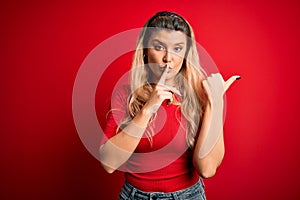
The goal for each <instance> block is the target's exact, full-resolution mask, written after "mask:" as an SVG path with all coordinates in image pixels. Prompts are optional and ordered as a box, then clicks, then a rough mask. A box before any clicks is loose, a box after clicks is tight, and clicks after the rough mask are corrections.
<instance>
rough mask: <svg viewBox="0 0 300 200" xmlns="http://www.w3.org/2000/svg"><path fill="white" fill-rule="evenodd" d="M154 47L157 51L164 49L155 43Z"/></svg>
mask: <svg viewBox="0 0 300 200" xmlns="http://www.w3.org/2000/svg"><path fill="white" fill-rule="evenodd" d="M154 49H155V50H158V51H161V50H165V48H164V47H163V46H161V45H155V46H154Z"/></svg>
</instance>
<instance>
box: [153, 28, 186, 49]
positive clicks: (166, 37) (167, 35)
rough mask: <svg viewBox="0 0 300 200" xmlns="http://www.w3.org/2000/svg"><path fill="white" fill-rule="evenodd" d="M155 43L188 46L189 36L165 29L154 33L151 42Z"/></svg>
mask: <svg viewBox="0 0 300 200" xmlns="http://www.w3.org/2000/svg"><path fill="white" fill-rule="evenodd" d="M153 41H159V42H162V43H164V44H167V45H176V44H179V43H183V44H186V41H187V36H186V35H185V34H184V33H183V32H181V31H175V30H165V29H163V30H158V31H154V32H152V34H151V36H150V38H149V42H153Z"/></svg>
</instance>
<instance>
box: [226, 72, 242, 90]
mask: <svg viewBox="0 0 300 200" xmlns="http://www.w3.org/2000/svg"><path fill="white" fill-rule="evenodd" d="M239 79H241V77H240V76H239V75H234V76H232V77H230V78H229V79H228V80H227V81H226V82H225V84H224V91H225V92H226V91H227V90H228V88H229V87H230V85H231V84H232V83H233V82H234V81H236V80H239Z"/></svg>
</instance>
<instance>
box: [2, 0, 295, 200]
mask: <svg viewBox="0 0 300 200" xmlns="http://www.w3.org/2000/svg"><path fill="white" fill-rule="evenodd" d="M84 2H85V3H83V2H79V1H63V2H61V1H51V3H50V2H47V3H45V2H40V1H26V3H25V2H22V1H19V2H18V1H1V3H0V26H1V29H0V66H1V75H0V77H1V78H0V91H1V99H0V102H1V111H0V113H1V121H0V125H1V136H0V145H1V146H0V148H1V149H0V155H1V164H0V180H1V186H0V198H1V199H21V198H22V199H116V197H117V195H118V193H119V190H120V187H121V185H122V181H123V178H122V174H121V173H120V172H117V173H115V174H112V175H108V174H106V173H105V172H104V171H103V170H102V169H101V166H100V163H99V162H98V161H97V160H96V159H95V158H94V157H92V156H91V155H90V154H89V153H88V151H87V150H86V149H85V147H84V146H83V144H82V143H81V141H80V139H79V137H78V134H77V132H76V129H75V126H74V122H73V118H72V89H73V83H74V80H75V77H76V73H77V71H78V69H79V67H80V65H81V63H82V62H83V60H84V59H85V57H86V56H87V55H88V53H89V52H90V51H91V50H92V49H93V48H94V47H96V46H97V45H98V44H99V43H100V42H102V41H103V40H105V39H107V38H108V37H110V36H112V35H114V34H117V33H119V32H121V31H125V30H128V29H131V28H139V27H141V26H142V25H143V24H144V22H145V21H146V20H147V19H148V18H149V17H150V16H151V15H152V14H154V13H155V12H157V11H160V10H170V11H175V12H178V13H179V14H181V15H183V16H184V17H185V18H186V19H188V20H189V22H190V23H191V25H192V26H193V28H194V31H195V33H196V39H197V41H198V42H199V43H200V44H201V45H202V46H203V47H204V48H205V49H206V50H207V51H208V53H209V54H210V55H211V56H212V58H213V59H214V61H215V62H216V64H217V65H218V67H219V70H220V72H221V73H222V74H223V76H224V77H225V78H228V77H229V76H230V75H232V74H236V73H238V74H240V75H241V77H242V79H241V80H240V81H239V82H236V83H235V84H234V85H233V86H232V87H231V88H230V89H229V91H228V93H227V116H226V122H225V142H226V155H225V158H224V161H223V163H222V165H221V167H220V168H219V170H218V172H217V174H216V176H215V177H213V178H211V179H208V180H205V183H206V193H207V197H208V199H209V200H213V199H245V200H247V199H299V198H300V191H299V188H300V184H299V180H300V172H299V167H298V166H299V164H300V156H299V149H298V148H299V147H298V145H299V139H300V135H299V113H300V106H299V105H298V103H299V100H300V98H299V97H300V95H299V89H298V85H299V84H298V81H299V78H298V74H299V71H300V69H299V67H300V66H299V52H300V51H299V50H300V39H299V35H300V20H299V17H300V16H299V14H298V13H299V10H300V5H299V3H298V2H297V1H291V0H285V1H269V2H264V3H263V2H261V1H258V0H256V1H243V3H242V2H240V1H226V2H225V1H192V0H190V1H183V0H172V1H171V0H163V1H161V0H160V1H158V0H151V1H142V0H140V1H116V0H110V1H109V3H103V2H102V3H101V2H100V1H84ZM120 45H122V44H120ZM129 64H130V61H129V60H128V59H126V56H124V57H122V58H120V59H118V60H117V61H116V62H115V64H113V65H115V66H118V67H119V68H120V69H121V70H120V71H118V70H114V71H112V70H111V71H110V72H109V71H108V74H113V77H112V79H113V80H112V82H113V81H116V80H117V79H118V77H119V76H120V75H121V73H122V72H123V71H124V70H127V69H128V68H129ZM108 80H110V79H109V78H106V79H105V78H103V79H101V81H100V85H99V88H105V86H104V84H110V82H108ZM111 87H112V86H109V87H108V89H106V90H105V91H106V93H107V94H109V88H111ZM102 90H103V89H102ZM102 98H103V96H102ZM99 99H101V98H99V96H98V95H97V98H96V100H97V104H98V103H99ZM103 102H105V100H104V99H103ZM100 104H101V102H100V103H99V108H101V109H103V110H101V109H100V110H99V109H98V112H99V113H100V115H99V116H100V123H103V115H104V114H103V113H105V109H107V108H106V106H105V105H100ZM101 106H102V107H101ZM297 122H298V124H297Z"/></svg>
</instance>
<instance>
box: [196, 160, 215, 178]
mask: <svg viewBox="0 0 300 200" xmlns="http://www.w3.org/2000/svg"><path fill="white" fill-rule="evenodd" d="M194 166H195V168H196V169H197V172H198V174H199V175H200V176H201V177H202V178H211V177H213V176H214V175H215V174H216V171H217V166H216V165H215V164H214V162H211V161H210V160H207V159H197V160H196V161H195V162H194Z"/></svg>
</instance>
